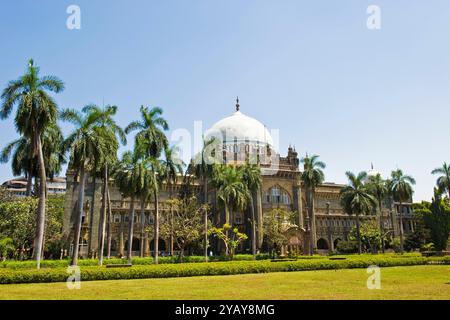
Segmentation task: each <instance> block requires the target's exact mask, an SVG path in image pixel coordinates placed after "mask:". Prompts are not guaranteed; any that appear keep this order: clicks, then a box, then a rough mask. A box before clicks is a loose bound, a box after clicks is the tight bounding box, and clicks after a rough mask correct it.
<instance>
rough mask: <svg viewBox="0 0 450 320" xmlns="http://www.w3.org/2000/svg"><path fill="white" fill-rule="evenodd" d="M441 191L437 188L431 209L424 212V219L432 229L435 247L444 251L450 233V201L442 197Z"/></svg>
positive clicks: (431, 233)
mask: <svg viewBox="0 0 450 320" xmlns="http://www.w3.org/2000/svg"><path fill="white" fill-rule="evenodd" d="M439 193H440V190H435V195H434V198H433V201H432V202H431V206H430V210H429V211H428V212H425V213H424V221H425V225H426V227H427V228H428V229H429V230H430V237H431V240H432V242H433V244H434V247H435V249H436V250H438V251H442V250H445V249H446V248H447V243H448V237H449V234H450V206H449V203H448V202H446V201H445V200H443V199H441V197H440V195H439Z"/></svg>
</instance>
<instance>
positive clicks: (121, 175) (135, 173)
mask: <svg viewBox="0 0 450 320" xmlns="http://www.w3.org/2000/svg"><path fill="white" fill-rule="evenodd" d="M145 174H146V168H145V163H144V161H142V160H141V159H140V154H139V152H138V150H137V149H136V148H135V149H134V151H133V152H130V151H127V152H125V153H124V154H123V156H122V160H121V161H120V163H119V168H118V170H117V172H116V174H115V181H116V183H117V186H118V187H119V190H120V191H121V193H122V195H123V196H124V197H129V198H130V211H129V218H128V246H127V259H128V263H130V264H131V259H132V249H133V231H134V211H135V209H134V207H135V206H134V202H135V199H136V196H139V192H140V190H142V189H143V188H144V183H145V180H144V179H145V178H144V177H145Z"/></svg>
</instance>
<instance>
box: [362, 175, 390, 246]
mask: <svg viewBox="0 0 450 320" xmlns="http://www.w3.org/2000/svg"><path fill="white" fill-rule="evenodd" d="M366 186H367V190H368V191H369V192H370V193H371V194H372V195H373V196H374V197H375V198H376V199H377V202H378V219H379V229H380V236H381V250H382V252H383V253H384V249H385V244H384V241H385V231H384V227H383V221H384V217H383V205H382V201H383V199H384V198H385V197H386V195H387V194H388V188H387V185H386V181H385V180H384V179H383V178H382V177H381V175H380V174H379V173H378V174H377V175H375V176H370V177H369V178H368V180H367V182H366Z"/></svg>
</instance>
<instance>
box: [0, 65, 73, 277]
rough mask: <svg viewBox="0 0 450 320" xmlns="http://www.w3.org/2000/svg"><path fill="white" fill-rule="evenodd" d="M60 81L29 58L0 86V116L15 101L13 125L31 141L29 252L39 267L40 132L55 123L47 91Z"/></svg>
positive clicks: (58, 87)
mask: <svg viewBox="0 0 450 320" xmlns="http://www.w3.org/2000/svg"><path fill="white" fill-rule="evenodd" d="M62 90H64V84H63V82H62V81H61V80H59V79H58V78H56V77H54V76H44V77H39V68H38V67H37V66H35V65H34V62H33V60H32V59H30V61H29V63H28V69H27V71H26V73H25V74H24V75H23V76H22V77H20V78H19V79H17V80H13V81H10V82H9V83H8V85H7V87H6V88H5V89H4V90H3V92H2V95H1V99H2V104H1V107H0V119H6V118H8V117H9V115H10V114H11V112H12V110H13V108H14V106H15V105H17V113H16V117H15V120H14V121H15V125H16V128H17V130H18V131H19V133H20V134H21V135H22V136H24V137H26V138H27V139H29V140H30V141H31V142H32V143H31V146H32V149H31V154H32V155H33V157H34V156H36V157H37V160H38V170H39V181H40V184H39V202H38V210H37V224H36V226H37V227H36V236H35V241H34V251H33V255H34V257H35V259H36V262H37V268H38V269H39V268H40V264H41V256H42V252H43V243H44V226H45V200H46V190H47V186H46V182H47V180H46V179H47V175H46V172H45V160H44V153H43V151H42V134H43V132H45V130H46V128H48V127H49V126H50V125H54V124H55V123H56V119H57V115H58V107H57V105H56V102H55V100H54V99H53V98H52V97H51V96H50V95H49V93H50V92H53V93H59V92H61V91H62Z"/></svg>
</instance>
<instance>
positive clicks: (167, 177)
mask: <svg viewBox="0 0 450 320" xmlns="http://www.w3.org/2000/svg"><path fill="white" fill-rule="evenodd" d="M178 152H179V149H178V148H177V147H176V146H172V147H167V148H165V149H164V159H162V160H161V166H162V168H163V170H162V171H163V175H164V176H163V177H162V178H163V180H164V181H165V182H166V186H167V189H169V198H170V199H172V196H173V189H174V186H175V185H176V183H177V178H178V176H179V175H181V174H183V167H184V165H185V164H184V163H183V161H182V160H181V159H180V158H179V156H178ZM170 206H171V207H170V213H169V214H170V217H169V219H168V220H169V221H171V220H172V219H173V206H172V204H171V205H170ZM171 224H173V223H172V222H171ZM173 244H174V238H173V232H171V233H170V235H169V252H170V255H172V254H173Z"/></svg>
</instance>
